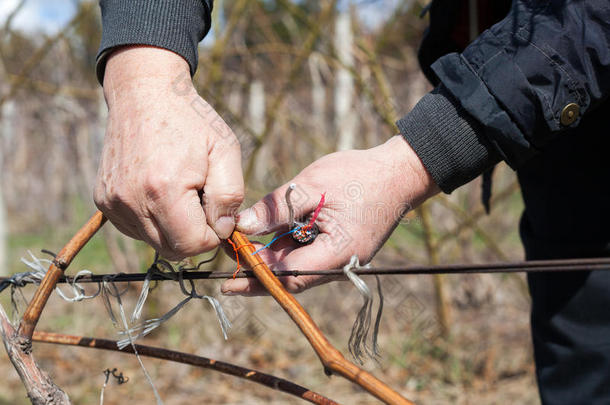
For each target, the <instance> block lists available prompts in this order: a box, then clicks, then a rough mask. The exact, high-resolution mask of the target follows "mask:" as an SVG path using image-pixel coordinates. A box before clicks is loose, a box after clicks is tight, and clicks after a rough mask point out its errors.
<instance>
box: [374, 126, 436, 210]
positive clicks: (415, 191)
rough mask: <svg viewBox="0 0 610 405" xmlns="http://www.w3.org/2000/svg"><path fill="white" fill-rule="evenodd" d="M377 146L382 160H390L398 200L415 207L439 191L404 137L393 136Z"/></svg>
mask: <svg viewBox="0 0 610 405" xmlns="http://www.w3.org/2000/svg"><path fill="white" fill-rule="evenodd" d="M378 148H380V152H381V153H382V155H383V156H384V160H385V161H388V162H390V167H392V170H391V173H390V175H391V176H392V184H395V185H396V186H397V187H396V188H397V189H398V193H399V195H398V198H399V199H400V201H405V202H407V203H409V204H410V205H411V206H412V207H417V206H418V205H420V204H421V203H423V202H424V201H425V200H427V199H428V198H430V197H432V196H434V195H435V194H437V193H439V192H440V188H439V187H438V185H437V184H436V183H435V182H434V179H433V178H432V176H431V175H430V173H429V172H428V170H427V169H426V167H425V166H424V164H423V162H422V161H421V159H420V158H419V156H417V154H416V153H415V151H414V150H413V148H411V146H410V145H409V143H408V142H407V141H405V139H404V137H402V136H401V135H396V136H393V137H392V138H390V139H389V140H388V141H386V142H385V143H384V144H382V145H380V146H379V147H378Z"/></svg>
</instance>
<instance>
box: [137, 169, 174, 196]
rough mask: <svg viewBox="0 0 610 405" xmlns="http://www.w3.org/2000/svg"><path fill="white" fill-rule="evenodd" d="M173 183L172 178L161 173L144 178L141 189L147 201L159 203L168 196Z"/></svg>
mask: <svg viewBox="0 0 610 405" xmlns="http://www.w3.org/2000/svg"><path fill="white" fill-rule="evenodd" d="M172 183H173V180H172V176H170V175H168V174H166V173H164V172H163V171H160V172H158V173H152V174H149V175H146V176H144V180H143V181H142V185H141V187H142V191H143V192H144V195H145V196H146V198H147V199H149V200H152V201H157V200H159V199H162V198H164V197H165V196H166V195H167V194H168V189H169V187H170V186H171V184H172Z"/></svg>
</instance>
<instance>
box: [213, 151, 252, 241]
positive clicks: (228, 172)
mask: <svg viewBox="0 0 610 405" xmlns="http://www.w3.org/2000/svg"><path fill="white" fill-rule="evenodd" d="M243 200H244V178H243V173H242V168H241V149H240V147H239V143H238V142H236V141H235V142H231V143H229V144H224V145H223V144H217V145H216V146H215V147H214V149H212V151H211V152H210V156H209V164H208V173H207V177H206V181H205V186H204V187H203V209H204V211H205V214H206V218H207V220H208V224H209V225H210V227H211V228H212V229H214V231H215V232H216V234H217V235H218V237H219V238H220V239H227V238H228V237H229V236H230V235H231V232H233V229H234V228H235V213H236V212H237V210H238V209H239V206H240V205H241V203H242V202H243Z"/></svg>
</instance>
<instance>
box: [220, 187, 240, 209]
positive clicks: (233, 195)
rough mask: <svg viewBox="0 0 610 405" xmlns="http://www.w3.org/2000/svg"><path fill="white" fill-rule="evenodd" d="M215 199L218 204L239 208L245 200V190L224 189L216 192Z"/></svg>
mask: <svg viewBox="0 0 610 405" xmlns="http://www.w3.org/2000/svg"><path fill="white" fill-rule="evenodd" d="M213 199H214V200H215V202H216V203H217V204H218V205H221V206H228V207H233V206H235V208H237V207H239V205H241V203H242V202H243V201H244V192H243V191H242V190H235V191H224V192H222V193H218V194H214V196H213Z"/></svg>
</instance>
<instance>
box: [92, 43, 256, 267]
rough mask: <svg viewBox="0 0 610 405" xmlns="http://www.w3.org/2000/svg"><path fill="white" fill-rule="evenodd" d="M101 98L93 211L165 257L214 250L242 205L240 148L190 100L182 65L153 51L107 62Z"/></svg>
mask: <svg viewBox="0 0 610 405" xmlns="http://www.w3.org/2000/svg"><path fill="white" fill-rule="evenodd" d="M104 95H105V97H106V102H107V104H108V109H109V119H108V127H107V129H106V137H105V140H104V149H103V152H102V157H101V162H100V166H99V170H98V175H97V184H96V187H95V192H94V199H95V203H96V205H97V206H98V208H99V209H100V210H101V211H102V212H103V213H104V215H106V217H107V218H108V219H109V220H110V221H111V222H112V223H113V224H114V225H115V226H116V227H117V228H118V229H119V230H120V231H121V232H123V233H124V234H126V235H128V236H131V237H133V238H136V239H140V240H143V241H145V242H147V243H148V244H150V245H151V246H152V247H154V248H155V249H156V250H157V251H159V253H160V254H162V255H163V256H164V257H166V258H168V259H181V258H184V257H187V256H193V255H196V254H199V253H202V252H205V251H209V250H211V249H213V248H214V247H216V246H217V245H218V244H219V242H220V239H222V238H227V237H228V236H229V235H230V234H231V232H232V231H233V228H234V227H235V220H234V218H235V212H236V211H237V209H238V208H239V206H240V204H241V203H242V201H243V194H244V184H243V176H242V169H241V150H240V146H239V142H238V141H237V138H236V137H235V135H234V134H233V132H232V131H231V129H230V128H229V127H228V126H227V125H226V124H225V123H224V121H223V120H222V118H220V116H219V115H218V114H217V113H216V112H215V111H214V109H213V108H212V107H211V106H210V105H209V104H207V103H206V102H205V101H204V100H203V99H201V98H200V97H199V96H198V95H197V93H196V91H195V89H194V87H193V85H192V82H191V80H190V75H189V67H188V64H187V63H186V61H185V60H184V59H182V58H181V57H180V56H178V55H176V54H175V53H173V52H170V51H166V50H163V49H158V48H153V47H139V46H138V47H127V48H121V49H120V50H117V51H115V52H114V53H113V54H112V55H111V56H110V58H109V60H108V63H107V66H106V73H105V76H104ZM202 204H203V206H202Z"/></svg>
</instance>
